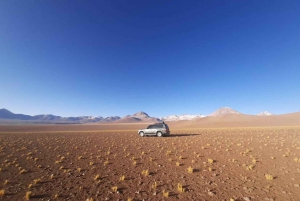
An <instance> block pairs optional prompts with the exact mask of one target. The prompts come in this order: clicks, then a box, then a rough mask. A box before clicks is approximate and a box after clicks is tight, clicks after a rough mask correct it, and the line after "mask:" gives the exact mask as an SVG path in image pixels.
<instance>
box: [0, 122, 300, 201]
mask: <svg viewBox="0 0 300 201" xmlns="http://www.w3.org/2000/svg"><path fill="white" fill-rule="evenodd" d="M172 132H173V135H171V136H170V137H164V138H158V137H143V138H142V137H139V136H138V134H137V133H136V132H132V131H95V132H58V131H57V132H39V133H33V132H31V133H9V132H6V133H5V132H2V133H1V134H0V168H1V171H0V190H5V195H4V196H3V197H2V198H1V197H0V200H1V199H2V200H18V201H19V200H25V194H26V192H28V191H32V195H33V196H32V197H31V199H30V200H80V201H84V200H86V199H87V198H93V200H127V199H128V198H132V200H153V201H156V200H218V201H219V200H230V198H232V199H234V200H247V199H248V200H257V201H261V200H269V201H271V200H280V201H281V200H282V201H283V200H295V201H296V200H299V198H300V187H299V185H300V162H296V161H298V158H300V128H299V127H290V128H289V127H282V128H231V129H195V130H172ZM81 157H82V158H81ZM180 158H181V159H180ZM295 158H297V160H296V159H295ZM208 159H213V163H209V162H208ZM254 159H255V160H254ZM106 161H107V164H106ZM299 161H300V159H299ZM176 162H178V163H180V166H176ZM133 163H136V165H134V164H133ZM251 165H252V166H251ZM188 167H192V168H193V172H192V173H189V172H188V171H187V168H188ZM78 168H81V171H78ZM247 168H248V170H247ZM251 168H252V169H251ZM22 170H25V172H24V173H21V171H22ZM143 170H148V171H149V175H143V174H142V171H143ZM210 170H211V171H210ZM98 174H99V176H100V177H99V179H96V180H95V176H96V175H98ZM265 174H271V175H272V176H273V178H274V179H273V180H267V179H266V178H265ZM51 175H53V178H51ZM122 175H124V176H125V180H124V181H120V177H121V176H122ZM35 179H40V181H39V182H37V184H34V180H35ZM6 180H7V182H6ZM155 182H156V184H157V187H156V188H152V186H153V184H154V183H155ZM178 183H180V184H182V185H183V187H184V188H185V192H182V193H180V192H178V190H177V185H178ZM30 184H33V185H32V186H31V188H30V189H29V187H28V186H29V185H30ZM114 186H117V187H118V189H117V191H116V192H114V191H113V190H112V187H114ZM163 190H165V191H167V192H169V197H168V198H165V197H163ZM55 195H57V196H58V198H57V199H55Z"/></svg>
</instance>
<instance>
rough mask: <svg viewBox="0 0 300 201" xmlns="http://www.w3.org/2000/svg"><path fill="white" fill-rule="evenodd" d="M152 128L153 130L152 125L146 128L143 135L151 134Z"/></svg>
mask: <svg viewBox="0 0 300 201" xmlns="http://www.w3.org/2000/svg"><path fill="white" fill-rule="evenodd" d="M152 128H153V126H152V125H150V126H148V127H147V129H146V130H145V133H146V134H152V132H153V131H152V130H153V129H152Z"/></svg>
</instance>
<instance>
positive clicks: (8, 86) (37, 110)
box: [0, 0, 300, 117]
mask: <svg viewBox="0 0 300 201" xmlns="http://www.w3.org/2000/svg"><path fill="white" fill-rule="evenodd" d="M299 88H300V1H299V0H287V1H282V0H280V1H278V0H273V1H269V0H266V1H264V0H259V1H258V0H251V1H250V0H248V1H247V0H245V1H236V0H228V1H224V0H219V1H215V0H209V1H206V0H197V1H177V0H172V1H170V0H166V1H164V0H151V1H141V0H134V1H132V0H126V1H124V0H99V1H98V0H97V1H83V0H73V1H66V0H59V1H52V0H45V1H36V0H26V1H23V0H11V1H0V108H6V109H8V110H10V111H12V112H14V113H22V114H29V115H37V114H55V115H60V116H66V117H67V116H82V115H94V116H104V117H106V116H112V115H117V116H125V115H128V114H133V113H136V112H138V111H144V112H146V113H148V114H149V115H150V116H155V117H161V116H168V115H174V114H204V115H209V114H210V113H212V112H214V111H215V110H217V109H218V108H220V107H231V108H233V109H235V110H238V111H239V112H242V113H245V114H257V113H259V112H262V111H265V110H267V111H269V112H271V113H274V114H284V113H291V112H297V111H300V105H299V102H300V89H299Z"/></svg>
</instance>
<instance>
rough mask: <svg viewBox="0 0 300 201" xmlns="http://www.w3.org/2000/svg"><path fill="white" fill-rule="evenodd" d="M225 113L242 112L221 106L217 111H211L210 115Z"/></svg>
mask: <svg viewBox="0 0 300 201" xmlns="http://www.w3.org/2000/svg"><path fill="white" fill-rule="evenodd" d="M225 114H242V113H240V112H238V111H236V110H234V109H232V108H230V107H222V108H220V109H218V110H217V111H215V112H213V113H212V114H211V115H210V116H221V115H225Z"/></svg>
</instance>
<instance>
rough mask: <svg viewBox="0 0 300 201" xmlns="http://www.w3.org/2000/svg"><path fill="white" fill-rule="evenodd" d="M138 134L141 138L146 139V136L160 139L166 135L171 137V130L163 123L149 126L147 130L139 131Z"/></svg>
mask: <svg viewBox="0 0 300 201" xmlns="http://www.w3.org/2000/svg"><path fill="white" fill-rule="evenodd" d="M138 134H139V135H140V136H141V137H144V136H146V135H156V136H158V137H163V136H165V135H170V130H169V126H168V125H167V124H165V122H162V123H155V124H152V125H149V126H148V127H147V128H146V129H142V130H139V131H138Z"/></svg>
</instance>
